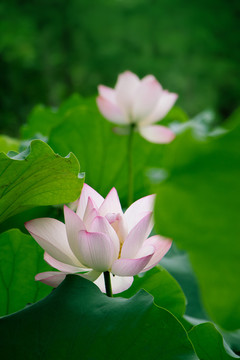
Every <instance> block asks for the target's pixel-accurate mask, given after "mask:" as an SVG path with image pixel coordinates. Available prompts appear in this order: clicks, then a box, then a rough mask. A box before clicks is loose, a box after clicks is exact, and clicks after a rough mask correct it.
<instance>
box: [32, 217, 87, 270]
mask: <svg viewBox="0 0 240 360" xmlns="http://www.w3.org/2000/svg"><path fill="white" fill-rule="evenodd" d="M25 227H26V229H27V230H28V231H29V232H30V234H31V235H32V237H33V238H34V239H35V240H36V241H37V243H38V244H39V245H40V246H41V247H42V248H43V249H44V250H45V251H46V252H47V253H48V254H49V255H51V256H52V257H53V258H55V259H56V260H58V261H61V262H63V263H66V264H68V265H72V266H80V267H81V264H80V262H79V261H78V259H77V258H76V256H75V255H74V254H73V252H72V250H71V248H70V246H69V243H68V240H67V234H66V227H65V225H64V224H63V223H62V222H60V221H58V220H55V219H50V218H41V219H35V220H31V221H28V222H26V223H25Z"/></svg>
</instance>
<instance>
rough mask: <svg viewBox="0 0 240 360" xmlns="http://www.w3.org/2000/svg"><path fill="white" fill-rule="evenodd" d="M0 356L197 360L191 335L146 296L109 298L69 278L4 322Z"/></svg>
mask: <svg viewBox="0 0 240 360" xmlns="http://www.w3.org/2000/svg"><path fill="white" fill-rule="evenodd" d="M0 338H1V341H2V345H1V355H2V356H3V358H4V357H5V358H11V359H14V358H15V359H24V360H26V359H35V360H38V359H42V358H44V359H45V360H52V359H58V360H63V359H64V360H65V359H69V360H71V359H78V358H81V359H84V360H90V359H91V360H92V359H94V360H105V359H108V358H109V359H116V360H120V359H126V360H130V359H131V360H132V359H139V360H140V359H142V360H145V359H151V358H154V359H155V358H157V359H161V360H178V359H184V360H188V359H191V360H193V359H197V357H196V356H195V354H194V351H193V348H192V345H191V343H190V341H189V339H188V337H187V333H186V331H185V330H184V328H183V327H182V325H181V324H180V323H179V321H178V320H177V319H176V318H175V317H174V316H173V315H172V314H171V313H170V312H168V311H167V310H165V309H163V308H159V307H157V306H155V305H154V304H153V298H152V296H150V295H149V294H147V293H146V292H144V291H143V290H142V291H140V292H139V293H137V294H136V295H135V296H134V297H132V298H130V299H123V298H108V297H107V296H106V295H105V294H102V293H101V291H100V290H99V289H98V288H97V287H96V286H95V285H94V284H93V283H91V282H90V281H88V280H86V279H83V278H80V277H78V276H74V275H69V276H67V278H66V280H65V281H64V282H63V283H62V284H61V285H60V286H59V287H58V288H57V289H56V290H55V291H53V292H52V293H51V294H50V295H49V296H48V297H47V298H45V299H43V300H41V301H40V302H38V303H36V304H34V305H32V306H29V307H28V308H26V309H24V310H23V311H21V312H18V313H16V314H13V315H10V316H8V317H5V318H2V319H1V322H0Z"/></svg>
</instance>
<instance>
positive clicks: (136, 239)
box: [121, 212, 153, 259]
mask: <svg viewBox="0 0 240 360" xmlns="http://www.w3.org/2000/svg"><path fill="white" fill-rule="evenodd" d="M152 227H153V222H152V212H148V213H147V214H146V215H145V216H144V217H143V218H142V219H141V220H140V221H139V222H138V223H137V224H136V225H135V226H134V227H133V228H132V230H131V231H130V232H129V234H128V236H127V238H126V239H125V241H124V243H123V246H122V251H121V258H125V259H131V258H134V257H135V256H136V254H137V253H138V251H139V250H140V248H141V246H142V244H143V242H144V240H146V239H147V237H148V236H149V234H150V233H151V231H152Z"/></svg>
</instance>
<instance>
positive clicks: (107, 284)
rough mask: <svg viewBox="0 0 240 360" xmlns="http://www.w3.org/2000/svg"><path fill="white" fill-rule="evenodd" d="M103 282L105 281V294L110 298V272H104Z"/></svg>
mask: <svg viewBox="0 0 240 360" xmlns="http://www.w3.org/2000/svg"><path fill="white" fill-rule="evenodd" d="M104 281H105V289H106V294H107V296H109V297H112V296H113V294H112V285H111V279H110V272H109V271H104Z"/></svg>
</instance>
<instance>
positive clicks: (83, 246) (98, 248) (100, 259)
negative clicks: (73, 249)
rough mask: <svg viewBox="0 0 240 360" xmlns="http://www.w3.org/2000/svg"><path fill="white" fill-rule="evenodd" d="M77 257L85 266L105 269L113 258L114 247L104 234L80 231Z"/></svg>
mask: <svg viewBox="0 0 240 360" xmlns="http://www.w3.org/2000/svg"><path fill="white" fill-rule="evenodd" d="M78 258H79V259H80V261H81V262H82V263H83V264H84V265H85V266H86V267H89V268H91V269H94V270H96V271H101V272H103V271H107V270H108V269H109V268H110V267H111V265H112V263H113V261H114V259H115V247H114V245H113V242H112V241H111V239H110V238H109V236H108V235H106V234H103V233H96V232H91V233H90V232H87V231H80V232H79V242H78Z"/></svg>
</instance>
